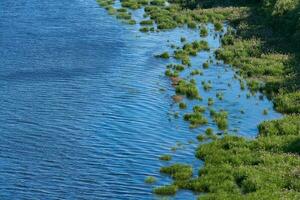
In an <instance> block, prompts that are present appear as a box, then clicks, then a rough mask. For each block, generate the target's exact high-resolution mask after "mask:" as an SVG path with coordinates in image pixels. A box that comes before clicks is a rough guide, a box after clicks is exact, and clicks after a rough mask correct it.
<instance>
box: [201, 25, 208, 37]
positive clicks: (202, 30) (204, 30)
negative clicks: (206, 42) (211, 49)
mask: <svg viewBox="0 0 300 200" xmlns="http://www.w3.org/2000/svg"><path fill="white" fill-rule="evenodd" d="M200 36H201V37H206V36H208V30H207V29H206V28H205V27H202V28H201V29H200Z"/></svg>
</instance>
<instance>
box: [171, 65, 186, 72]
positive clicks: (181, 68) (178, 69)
mask: <svg viewBox="0 0 300 200" xmlns="http://www.w3.org/2000/svg"><path fill="white" fill-rule="evenodd" d="M167 68H168V69H173V70H177V71H180V72H181V71H183V70H184V69H185V67H184V66H183V65H180V64H168V65H167Z"/></svg>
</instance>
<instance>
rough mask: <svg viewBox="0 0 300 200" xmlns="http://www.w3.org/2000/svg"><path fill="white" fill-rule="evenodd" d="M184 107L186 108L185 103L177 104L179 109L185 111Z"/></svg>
mask: <svg viewBox="0 0 300 200" xmlns="http://www.w3.org/2000/svg"><path fill="white" fill-rule="evenodd" d="M186 107H187V105H186V103H183V102H180V103H179V108H180V109H186Z"/></svg>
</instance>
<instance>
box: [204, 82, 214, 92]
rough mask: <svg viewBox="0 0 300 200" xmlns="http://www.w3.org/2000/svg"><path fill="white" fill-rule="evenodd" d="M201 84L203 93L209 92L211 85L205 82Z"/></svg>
mask: <svg viewBox="0 0 300 200" xmlns="http://www.w3.org/2000/svg"><path fill="white" fill-rule="evenodd" d="M201 84H202V86H203V89H204V90H205V91H209V90H211V88H212V85H211V83H208V82H206V81H202V82H201Z"/></svg>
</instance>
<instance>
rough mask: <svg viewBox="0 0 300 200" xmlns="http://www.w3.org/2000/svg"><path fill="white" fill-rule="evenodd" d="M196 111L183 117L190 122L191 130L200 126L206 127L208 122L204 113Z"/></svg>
mask: <svg viewBox="0 0 300 200" xmlns="http://www.w3.org/2000/svg"><path fill="white" fill-rule="evenodd" d="M195 111H196V112H195ZM195 111H194V112H193V113H187V114H185V115H184V116H183V118H184V120H185V121H189V122H190V128H197V127H199V126H202V125H206V124H207V123H208V120H207V119H206V118H205V117H204V115H203V114H202V112H198V110H195Z"/></svg>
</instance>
